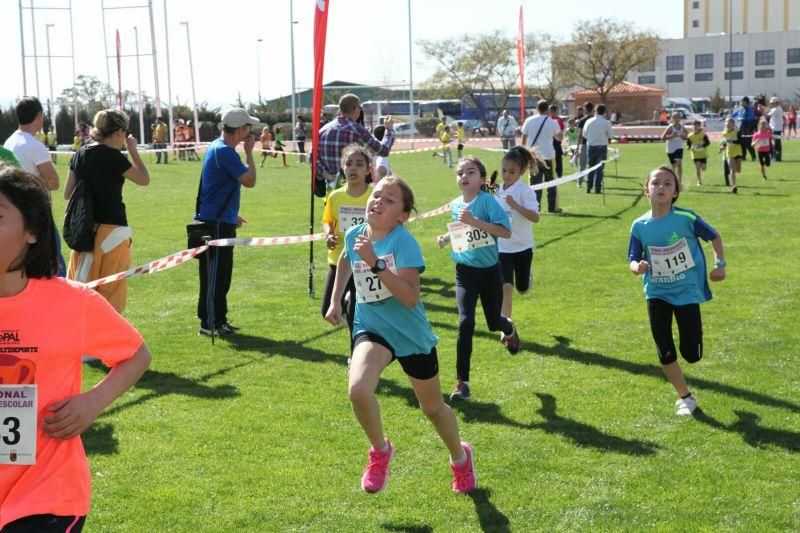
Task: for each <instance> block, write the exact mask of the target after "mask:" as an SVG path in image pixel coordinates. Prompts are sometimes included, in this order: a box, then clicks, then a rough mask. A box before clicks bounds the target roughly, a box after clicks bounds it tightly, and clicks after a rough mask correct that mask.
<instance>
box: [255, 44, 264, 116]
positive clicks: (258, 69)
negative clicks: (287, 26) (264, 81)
mask: <svg viewBox="0 0 800 533" xmlns="http://www.w3.org/2000/svg"><path fill="white" fill-rule="evenodd" d="M262 42H264V39H256V75H257V76H258V103H259V105H261V43H262Z"/></svg>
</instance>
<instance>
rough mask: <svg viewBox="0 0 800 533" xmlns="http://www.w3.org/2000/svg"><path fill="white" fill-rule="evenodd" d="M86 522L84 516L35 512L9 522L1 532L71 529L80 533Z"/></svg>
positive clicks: (27, 532) (32, 532)
mask: <svg viewBox="0 0 800 533" xmlns="http://www.w3.org/2000/svg"><path fill="white" fill-rule="evenodd" d="M85 522H86V517H85V516H56V515H52V514H37V515H30V516H23V517H22V518H18V519H17V520H14V521H13V522H9V523H8V524H6V525H5V527H4V528H3V533H6V532H8V533H42V532H54V533H56V532H59V533H60V532H63V531H71V532H73V533H80V532H81V531H82V530H83V525H84V523H85Z"/></svg>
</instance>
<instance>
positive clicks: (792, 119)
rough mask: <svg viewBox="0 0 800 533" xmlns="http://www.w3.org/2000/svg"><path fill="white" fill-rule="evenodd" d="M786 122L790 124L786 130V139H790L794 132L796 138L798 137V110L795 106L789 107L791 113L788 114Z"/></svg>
mask: <svg viewBox="0 0 800 533" xmlns="http://www.w3.org/2000/svg"><path fill="white" fill-rule="evenodd" d="M786 120H787V122H788V123H789V127H788V129H787V130H786V138H787V139H788V138H789V137H791V135H792V132H794V136H795V137H797V110H796V109H795V108H794V106H793V105H790V106H789V112H788V113H786Z"/></svg>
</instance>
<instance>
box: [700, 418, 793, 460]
mask: <svg viewBox="0 0 800 533" xmlns="http://www.w3.org/2000/svg"><path fill="white" fill-rule="evenodd" d="M733 412H734V413H736V416H737V417H738V420H737V421H736V422H734V423H732V424H729V425H725V424H723V423H722V422H720V421H718V420H716V419H714V418H712V417H711V416H709V415H708V414H706V413H705V412H704V411H703V410H702V409H701V408H699V407H698V408H697V409H696V410H695V412H694V413H692V416H694V418H695V420H698V421H700V422H702V423H704V424H706V425H708V426H710V427H712V428H714V429H720V430H722V431H729V432H731V433H739V434H740V435H741V436H742V439H743V440H744V441H745V442H746V443H747V444H749V445H750V446H752V447H753V448H766V447H768V446H775V447H778V448H783V449H785V450H786V451H789V452H792V453H798V452H800V433H795V432H793V431H786V430H783V429H771V428H765V427H763V426H759V425H758V420H759V416H758V415H757V414H755V413H750V412H748V411H740V410H738V409H734V411H733Z"/></svg>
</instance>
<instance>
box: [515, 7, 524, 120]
mask: <svg viewBox="0 0 800 533" xmlns="http://www.w3.org/2000/svg"><path fill="white" fill-rule="evenodd" d="M517 63H518V64H519V119H520V123H522V122H525V29H524V27H523V25H522V6H519V35H517Z"/></svg>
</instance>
